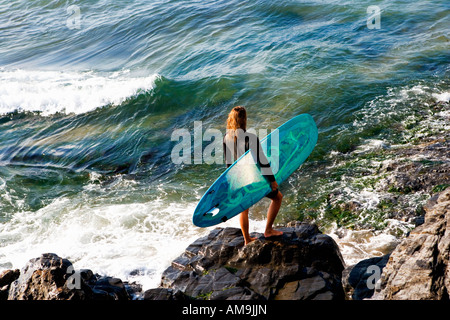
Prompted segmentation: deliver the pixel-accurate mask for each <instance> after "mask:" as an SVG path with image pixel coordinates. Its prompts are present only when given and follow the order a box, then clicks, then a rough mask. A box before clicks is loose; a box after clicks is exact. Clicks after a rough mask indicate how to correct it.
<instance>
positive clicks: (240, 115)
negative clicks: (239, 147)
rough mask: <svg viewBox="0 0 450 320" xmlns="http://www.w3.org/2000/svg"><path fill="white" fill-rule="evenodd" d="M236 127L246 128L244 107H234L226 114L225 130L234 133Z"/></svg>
mask: <svg viewBox="0 0 450 320" xmlns="http://www.w3.org/2000/svg"><path fill="white" fill-rule="evenodd" d="M237 129H242V130H243V131H245V130H246V129H247V111H246V110H245V108H244V107H241V106H237V107H234V108H233V109H232V110H231V111H230V113H229V114H228V119H227V131H228V132H230V131H231V132H230V133H232V134H234V131H235V130H237Z"/></svg>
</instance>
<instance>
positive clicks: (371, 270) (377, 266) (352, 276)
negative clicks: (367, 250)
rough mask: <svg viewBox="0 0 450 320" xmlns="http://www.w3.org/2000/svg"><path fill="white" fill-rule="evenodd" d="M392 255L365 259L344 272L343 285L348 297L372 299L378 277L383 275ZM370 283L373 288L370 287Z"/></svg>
mask: <svg viewBox="0 0 450 320" xmlns="http://www.w3.org/2000/svg"><path fill="white" fill-rule="evenodd" d="M389 256H390V254H386V255H384V256H381V257H373V258H369V259H364V260H361V261H360V262H358V263H357V264H355V265H352V266H349V267H347V268H345V269H344V271H343V272H342V284H343V286H344V291H345V292H346V293H347V296H348V297H349V298H351V299H353V300H363V299H367V298H370V297H372V295H373V294H374V290H375V282H376V280H378V279H377V275H381V272H382V270H383V268H384V267H385V266H386V263H387V261H388V259H389ZM368 281H369V283H370V284H372V285H373V286H369V285H368Z"/></svg>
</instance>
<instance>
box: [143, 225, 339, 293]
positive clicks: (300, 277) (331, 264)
mask: <svg viewBox="0 0 450 320" xmlns="http://www.w3.org/2000/svg"><path fill="white" fill-rule="evenodd" d="M279 230H282V231H283V232H284V234H283V236H281V237H277V238H274V239H265V238H264V236H263V235H262V234H258V233H255V234H253V235H252V236H254V237H255V236H256V237H257V238H258V239H257V240H255V241H253V242H251V243H250V244H248V245H247V246H244V240H243V237H242V233H241V230H240V229H237V228H225V229H222V228H217V229H214V230H213V231H211V233H210V234H209V235H208V236H205V237H203V238H200V239H197V240H196V241H194V242H193V243H192V244H190V245H189V246H188V247H187V248H186V250H185V252H184V253H183V254H182V255H180V256H179V257H178V258H176V259H175V260H174V261H173V262H172V264H171V266H170V267H169V268H167V269H166V270H165V271H164V273H163V274H162V279H161V286H160V288H155V289H150V290H147V291H146V292H145V296H144V297H145V299H149V300H152V299H167V300H171V299H206V300H272V299H274V300H278V299H279V300H303V299H315V300H319V299H325V300H332V299H344V298H345V295H344V292H343V289H342V284H341V273H342V270H343V269H344V262H343V259H342V256H341V254H340V251H339V248H338V246H337V245H336V243H335V242H334V240H333V239H332V238H331V237H329V236H327V235H324V234H322V233H321V232H320V231H319V230H318V228H317V226H316V225H314V224H308V223H298V222H297V223H292V224H290V225H289V226H288V227H285V228H280V229H279Z"/></svg>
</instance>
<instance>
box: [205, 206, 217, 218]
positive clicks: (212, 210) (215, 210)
mask: <svg viewBox="0 0 450 320" xmlns="http://www.w3.org/2000/svg"><path fill="white" fill-rule="evenodd" d="M219 211H220V209H219V208H218V207H213V208H212V209H210V210H209V211H207V212H205V213H204V214H203V216H211V217H214V216H215V215H217V214H218V213H219Z"/></svg>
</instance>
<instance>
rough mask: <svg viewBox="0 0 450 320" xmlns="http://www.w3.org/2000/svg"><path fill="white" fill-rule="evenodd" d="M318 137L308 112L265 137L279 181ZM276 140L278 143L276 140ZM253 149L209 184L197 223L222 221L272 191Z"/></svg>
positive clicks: (198, 209) (263, 144)
mask: <svg viewBox="0 0 450 320" xmlns="http://www.w3.org/2000/svg"><path fill="white" fill-rule="evenodd" d="M317 138H318V131H317V126H316V124H315V122H314V119H313V118H312V117H311V116H310V115H309V114H306V113H305V114H301V115H298V116H296V117H294V118H292V119H290V120H289V121H287V122H285V123H284V124H282V125H281V126H280V127H278V128H277V129H275V130H274V131H272V132H271V133H270V134H269V135H267V136H266V137H265V138H263V139H261V141H260V142H261V147H262V149H263V150H264V152H265V155H266V157H267V158H268V160H269V162H270V166H271V168H272V171H273V173H274V176H275V180H276V181H277V183H278V185H280V184H281V183H282V182H283V181H284V180H286V179H287V178H288V177H289V176H290V175H291V174H292V173H293V172H294V171H295V170H297V169H298V168H299V167H300V165H301V164H302V163H303V162H304V161H305V160H306V159H307V158H308V156H309V155H310V154H311V152H312V150H313V149H314V147H315V145H316V143H317ZM275 142H277V143H275ZM250 157H253V155H252V153H251V150H248V151H247V152H246V153H244V154H243V155H242V156H241V157H240V158H239V159H237V160H236V161H235V162H234V163H233V164H232V165H231V166H230V167H228V168H227V169H226V170H225V171H224V172H223V173H222V174H221V175H220V176H219V177H218V178H217V180H216V181H215V182H214V183H213V184H212V185H211V186H210V187H209V189H208V190H207V191H206V193H205V194H204V195H203V196H202V198H201V199H200V201H199V203H198V204H197V207H196V208H195V211H194V215H193V217H192V222H193V223H194V225H196V226H198V227H210V226H214V225H216V224H219V223H222V222H225V221H227V220H228V219H231V218H232V217H234V216H236V215H238V214H239V213H241V212H242V211H244V210H246V209H248V208H250V207H251V206H252V205H254V204H255V203H257V202H258V201H260V200H261V199H262V198H263V197H265V196H266V195H267V194H268V193H269V192H271V191H272V189H271V187H270V184H269V182H268V180H267V178H266V177H265V176H264V175H263V174H262V172H261V168H260V166H259V165H258V164H257V163H256V161H252V160H253V159H250Z"/></svg>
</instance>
